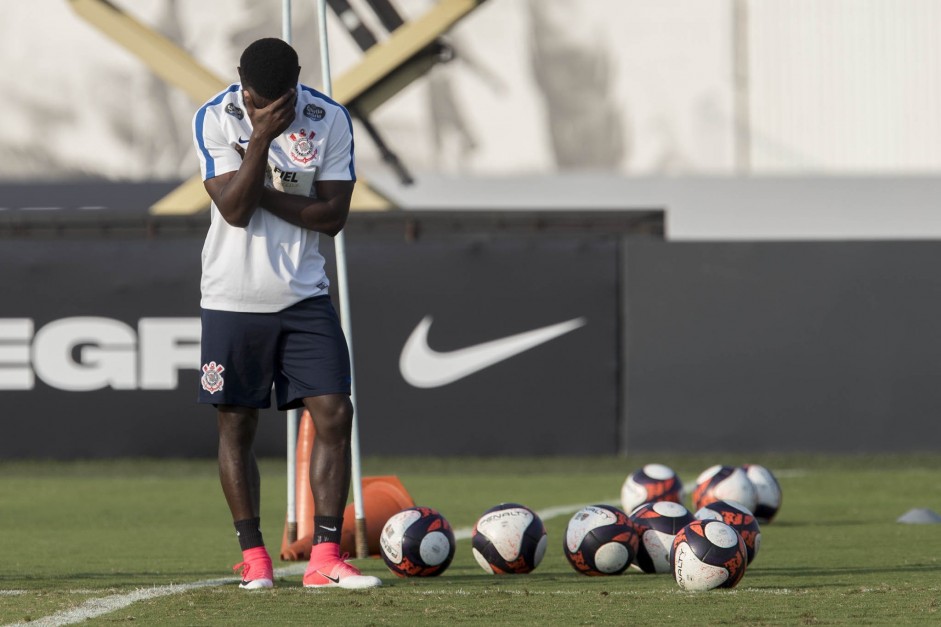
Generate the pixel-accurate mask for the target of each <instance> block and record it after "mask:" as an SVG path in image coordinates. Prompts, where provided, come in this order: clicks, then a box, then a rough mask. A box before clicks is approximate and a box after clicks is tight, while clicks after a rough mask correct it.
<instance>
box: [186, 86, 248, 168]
mask: <svg viewBox="0 0 941 627" xmlns="http://www.w3.org/2000/svg"><path fill="white" fill-rule="evenodd" d="M238 89H239V86H238V84H235V85H230V86H229V88H228V89H226V90H225V91H224V92H222V93H220V94H219V95H218V96H216V97H215V98H213V99H212V100H210V101H209V102H207V103H206V104H204V105H203V106H202V107H200V108H199V111H197V112H196V142H197V143H198V144H199V151H200V152H201V153H203V158H204V159H205V160H206V180H207V181H208V180H209V179H211V178H213V177H215V176H216V160H215V159H213V158H212V155H211V154H209V150H208V149H207V148H206V142H205V140H204V139H203V123H204V121H205V119H206V110H207V109H208V108H209V107H212V106H215V105H217V104H219V103H220V102H222V100H223V99H224V98H225V97H226V96H227V95H228V94H230V93H232V92H233V91H238Z"/></svg>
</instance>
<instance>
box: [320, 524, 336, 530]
mask: <svg viewBox="0 0 941 627" xmlns="http://www.w3.org/2000/svg"><path fill="white" fill-rule="evenodd" d="M320 528H321V529H326V530H327V531H336V530H337V528H336V527H324V526H323V525H320Z"/></svg>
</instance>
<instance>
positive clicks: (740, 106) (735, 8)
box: [732, 0, 752, 175]
mask: <svg viewBox="0 0 941 627" xmlns="http://www.w3.org/2000/svg"><path fill="white" fill-rule="evenodd" d="M749 57H750V54H749V32H748V0H732V81H733V107H734V109H733V111H734V114H733V118H732V119H733V132H734V133H735V171H736V174H739V175H748V174H751V166H752V163H751V161H752V155H751V89H750V86H749V78H750V72H749V68H748V65H749Z"/></svg>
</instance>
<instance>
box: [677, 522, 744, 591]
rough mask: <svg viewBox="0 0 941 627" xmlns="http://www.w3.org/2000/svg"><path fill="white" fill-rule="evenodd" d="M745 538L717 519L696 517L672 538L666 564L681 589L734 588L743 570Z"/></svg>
mask: <svg viewBox="0 0 941 627" xmlns="http://www.w3.org/2000/svg"><path fill="white" fill-rule="evenodd" d="M745 553H746V550H745V541H744V540H742V536H740V535H739V533H738V532H737V531H736V530H735V529H733V528H732V527H730V526H729V525H727V524H725V523H724V522H722V521H719V520H696V521H693V522H691V523H690V524H688V525H687V526H685V527H683V528H682V529H681V530H680V531H679V533H677V534H676V538H674V540H673V547H672V548H671V550H670V566H671V568H672V570H673V577H674V578H675V579H676V583H677V584H679V586H680V587H681V588H683V589H684V590H689V591H691V592H702V591H704V590H712V589H713V588H734V587H735V586H736V585H738V582H739V581H741V579H742V576H743V575H744V574H745V568H746V557H745Z"/></svg>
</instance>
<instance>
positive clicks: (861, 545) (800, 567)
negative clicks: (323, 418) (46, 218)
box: [0, 455, 941, 625]
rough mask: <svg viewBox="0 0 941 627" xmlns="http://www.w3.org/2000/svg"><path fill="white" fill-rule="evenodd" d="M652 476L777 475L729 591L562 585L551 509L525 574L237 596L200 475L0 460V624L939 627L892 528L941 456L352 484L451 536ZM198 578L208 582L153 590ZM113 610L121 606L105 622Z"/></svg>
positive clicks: (611, 496) (449, 468) (918, 559)
mask: <svg viewBox="0 0 941 627" xmlns="http://www.w3.org/2000/svg"><path fill="white" fill-rule="evenodd" d="M650 461H659V462H661V463H666V464H668V465H670V466H672V467H673V468H675V469H676V470H677V472H678V473H679V474H680V476H681V477H682V478H683V480H684V481H685V482H691V481H692V480H693V479H694V478H695V476H696V475H697V474H698V473H699V472H700V471H701V470H703V469H705V468H706V467H708V466H710V465H712V464H714V463H729V464H733V463H742V462H753V463H761V464H764V465H766V466H768V467H769V468H771V469H772V470H773V471H775V473H776V474H777V475H778V478H779V480H780V482H781V484H782V488H783V492H784V505H783V507H782V510H781V513H780V514H779V516H778V518H777V519H776V520H775V521H774V522H773V523H771V524H769V525H766V526H765V527H764V528H763V529H762V544H761V549H760V551H759V554H758V556H757V558H756V560H755V562H754V563H753V564H752V565H751V566H750V567H749V569H748V571H747V572H746V574H745V577H744V579H743V580H742V582H741V583H740V584H739V586H738V587H737V588H735V589H733V590H721V591H719V590H714V591H710V592H706V593H686V592H683V591H681V590H680V589H679V587H678V586H677V585H676V583H675V582H674V581H673V579H672V577H670V576H669V575H644V574H641V573H639V572H638V571H634V570H630V571H628V573H626V574H624V575H622V576H619V577H605V578H602V577H584V576H582V575H579V574H576V573H575V571H574V570H572V568H571V567H570V566H569V564H568V562H567V561H566V559H565V557H564V555H563V552H562V537H563V534H564V530H565V526H566V523H567V522H568V518H569V515H568V514H566V515H561V516H557V517H555V518H552V519H549V520H546V527H547V529H548V533H549V550H548V552H547V554H546V557H545V559H544V561H543V562H542V564H541V565H540V566H539V568H537V569H536V571H535V572H533V573H532V574H530V575H520V576H503V577H495V576H491V575H487V574H485V573H484V572H483V570H481V569H480V567H479V566H478V565H477V563H476V562H475V561H474V558H473V556H472V555H471V551H470V541H469V540H463V541H460V542H459V543H458V548H457V554H456V556H455V559H454V562H453V563H452V565H451V567H450V568H449V569H448V571H447V572H446V573H445V574H444V575H443V576H441V577H438V578H429V579H420V580H411V579H408V580H406V579H399V578H396V577H394V576H393V575H391V573H389V571H388V570H387V569H386V568H385V565H384V564H383V563H382V561H381V560H379V559H367V560H360V561H357V565H358V566H360V567H361V568H362V569H363V570H364V571H365V572H368V573H370V574H375V575H378V576H380V577H382V578H383V580H384V582H385V584H386V585H385V586H384V587H383V588H380V589H377V590H371V591H365V592H355V591H345V590H330V591H309V590H305V589H304V588H303V587H301V576H300V569H301V568H302V566H301V565H298V564H285V563H276V564H275V567H276V568H284V567H286V566H288V567H293V568H288V572H287V573H286V574H282V575H281V576H279V577H278V579H277V581H276V588H275V589H274V590H271V591H262V592H253V593H248V592H245V591H241V590H239V589H238V588H237V586H236V585H235V578H234V576H233V575H232V572H231V566H232V564H234V563H236V562H238V561H239V560H240V553H239V551H238V544H237V542H236V539H235V536H234V533H233V531H232V527H231V524H230V522H229V518H228V511H227V509H226V506H225V503H224V501H223V498H222V494H221V491H220V489H219V486H218V479H217V475H216V468H215V464H214V462H213V461H212V460H198V461H181V460H169V461H158V460H143V461H136V460H135V461H107V462H75V463H53V462H0V477H2V479H0V546H2V549H3V557H4V560H3V566H2V568H0V624H4V625H5V624H8V623H18V622H33V621H35V622H37V623H38V624H49V625H51V624H66V623H67V622H69V619H70V617H71V618H73V619H81V618H82V617H83V616H88V615H89V612H91V611H92V610H94V609H95V608H104V609H111V611H103V612H102V613H100V614H99V615H97V616H96V617H94V618H91V619H89V620H88V621H87V622H88V623H91V624H112V623H116V622H128V621H133V622H134V623H138V624H140V623H144V624H155V625H157V624H159V625H200V624H220V625H221V624H226V625H249V624H253V625H292V624H325V625H326V624H353V625H369V624H377V625H383V624H416V623H417V624H446V623H447V624H450V623H468V624H484V623H490V624H493V623H496V624H509V623H526V624H533V625H542V624H558V625H580V624H664V623H675V624H690V623H694V622H696V623H706V624H720V623H721V624H729V623H732V624H853V625H857V624H900V623H901V624H908V623H932V624H939V623H941V525H903V524H899V523H896V522H895V520H896V519H897V518H898V517H899V516H900V515H902V514H903V513H905V512H906V511H907V510H909V509H911V508H913V507H928V508H931V509H933V510H935V511H939V512H941V489H939V480H941V458H939V456H931V455H921V456H873V457H836V456H830V457H816V456H768V455H765V456H756V457H749V458H745V457H741V456H695V457H690V456H685V457H679V456H673V455H661V456H656V457H650V458H647V457H644V458H640V457H631V458H613V457H611V458H600V459H585V458H561V459H557V458H541V459H514V460H507V459H416V458H408V459H368V460H366V462H365V465H364V469H363V470H364V474H366V475H380V474H395V475H398V476H399V478H400V479H401V480H402V482H403V483H404V484H405V486H406V487H407V488H408V490H409V492H410V493H411V494H412V496H413V497H414V499H415V500H416V502H418V503H419V504H425V505H429V506H432V507H435V508H437V509H438V510H439V511H441V512H442V513H443V514H444V515H445V516H446V517H447V518H448V519H449V521H450V522H451V524H452V526H453V527H454V528H455V529H461V528H469V527H471V526H472V525H473V524H474V522H475V521H476V519H477V518H478V517H479V515H480V514H481V513H482V512H483V511H484V510H485V509H487V508H488V507H490V506H492V505H495V504H497V503H500V502H505V501H517V502H520V503H523V504H525V505H527V506H529V507H531V508H533V509H537V510H541V509H545V508H550V507H556V506H563V505H577V504H584V503H591V502H609V503H613V504H617V498H618V494H619V490H620V485H621V482H622V481H623V479H624V477H625V476H626V475H627V474H628V472H630V471H632V470H634V469H635V468H637V467H639V466H641V465H642V464H644V463H647V462H650ZM262 473H263V482H264V486H263V490H264V492H263V495H264V500H263V510H264V511H263V518H262V521H263V530H264V533H265V537H266V539H267V542H268V545H269V547H270V548H271V549H272V552H273V553H276V552H277V550H278V547H279V546H280V540H281V531H282V526H283V520H284V502H285V496H284V495H285V490H286V488H285V479H284V464H283V462H281V461H277V460H266V461H265V462H264V463H263V464H262ZM687 505H688V503H687ZM282 573H283V571H282ZM220 580H224V581H222V582H221V583H220ZM195 582H205V583H204V585H201V586H200V587H189V588H186V589H177V590H173V589H169V588H166V587H165V586H167V585H168V584H192V583H195ZM136 598H139V599H140V600H137V601H135V602H131V600H133V599H136ZM116 600H118V601H121V603H124V604H125V606H123V607H118V608H117V609H113V608H114V607H115V605H120V603H116ZM75 610H78V613H73V614H69V612H73V611H75ZM83 612H84V613H83ZM93 613H94V612H93Z"/></svg>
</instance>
